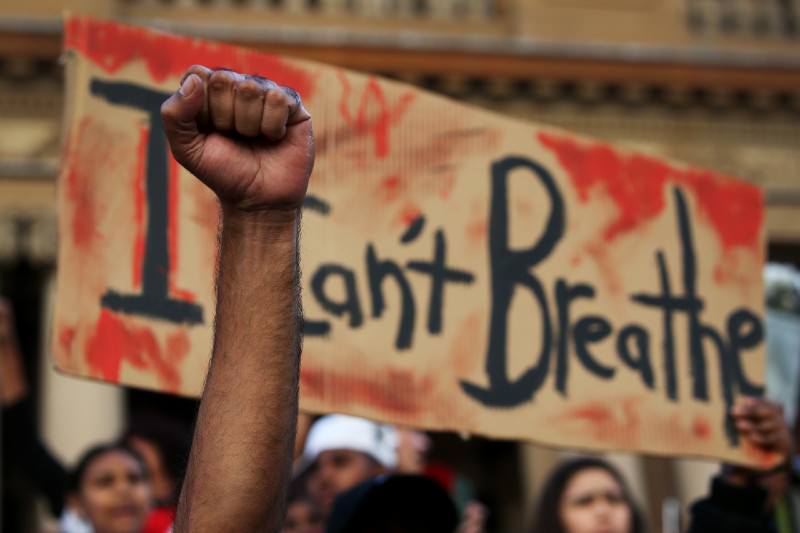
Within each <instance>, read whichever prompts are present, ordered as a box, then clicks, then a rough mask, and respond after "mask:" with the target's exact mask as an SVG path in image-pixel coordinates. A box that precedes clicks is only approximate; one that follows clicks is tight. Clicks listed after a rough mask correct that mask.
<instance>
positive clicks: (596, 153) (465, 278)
mask: <svg viewBox="0 0 800 533" xmlns="http://www.w3.org/2000/svg"><path fill="white" fill-rule="evenodd" d="M65 33H66V47H67V51H68V71H69V72H68V85H69V89H68V90H69V95H68V101H69V114H68V123H67V124H68V135H67V138H66V143H65V148H64V150H65V159H64V165H63V171H62V174H61V177H60V193H59V207H60V230H61V238H60V248H59V271H58V303H57V311H56V318H55V324H54V338H53V346H54V351H55V358H56V362H57V365H58V367H59V368H61V369H62V370H63V371H65V372H68V373H71V374H76V375H81V376H88V377H92V378H97V379H102V380H105V381H110V382H115V383H123V384H127V385H133V386H139V387H147V388H152V389H158V390H162V391H168V392H172V393H176V394H182V395H198V394H199V393H200V391H201V387H202V384H203V378H204V376H205V372H206V368H207V362H208V357H209V354H210V350H211V337H212V324H213V321H214V274H215V261H216V258H217V230H218V222H219V218H218V217H219V215H218V205H217V202H216V200H215V198H214V196H213V194H212V193H210V192H209V191H208V190H207V189H205V188H204V187H203V186H202V185H201V184H200V183H199V182H198V181H197V180H195V179H194V178H193V177H192V176H191V175H189V174H188V173H187V172H186V171H184V170H183V169H182V168H180V167H179V166H178V165H177V164H176V163H175V161H174V160H173V159H172V157H171V155H170V154H169V152H168V148H167V145H166V142H165V138H164V134H163V132H162V130H161V122H160V118H159V107H160V105H161V103H162V101H163V100H164V99H166V98H167V96H168V95H169V94H170V93H171V92H172V91H174V90H175V89H176V88H177V87H178V83H179V80H180V77H181V75H182V74H183V72H184V71H185V69H186V68H187V67H188V66H189V65H191V64H193V63H200V64H205V65H207V66H210V67H218V66H225V67H229V68H232V69H234V70H238V71H242V72H245V73H257V74H260V75H262V76H265V77H268V78H271V79H273V80H275V81H276V82H278V83H280V84H283V85H289V86H292V87H294V88H295V89H297V90H298V91H299V92H300V93H301V94H302V96H303V98H304V101H305V103H306V106H307V107H308V108H309V110H310V111H311V113H312V115H313V116H314V127H315V132H316V142H317V154H318V157H317V163H316V168H315V171H314V175H313V177H312V183H311V187H310V190H309V196H308V199H307V201H306V204H305V208H304V211H305V212H304V216H303V235H302V249H301V254H302V269H303V289H304V297H303V306H304V310H305V317H306V322H305V348H304V355H303V368H302V379H301V406H302V408H303V409H305V410H308V411H314V412H328V411H337V412H347V413H352V414H357V415H363V416H367V417H372V418H376V419H381V420H384V421H388V422H393V423H399V424H408V425H413V426H417V427H421V428H430V429H436V430H454V431H459V432H466V433H479V434H483V435H489V436H492V437H497V438H507V439H528V440H533V441H536V442H539V443H543V444H548V445H555V446H566V447H572V448H582V449H598V450H600V449H619V450H637V451H642V452H648V453H656V454H670V455H676V454H678V455H698V456H711V457H720V458H726V459H730V460H737V461H763V462H765V463H766V462H768V461H769V458H765V457H761V456H759V455H758V454H757V453H756V452H755V451H753V450H748V449H746V448H747V447H746V446H745V445H744V444H743V443H742V442H740V440H739V439H737V436H736V433H735V431H734V430H733V427H732V424H731V421H730V419H729V418H728V417H727V416H726V412H727V409H728V407H729V406H730V405H731V404H732V403H733V402H734V401H735V399H736V398H737V397H739V396H740V395H744V394H759V393H761V392H762V388H763V387H762V378H763V363H764V346H763V344H764V343H763V338H764V331H763V325H762V315H763V307H762V299H763V295H762V282H761V268H762V262H763V256H764V250H763V243H764V232H763V222H764V210H763V204H762V195H761V192H760V191H759V189H757V188H756V187H754V186H752V185H750V184H747V183H745V182H742V181H738V180H735V179H732V178H728V177H725V176H720V175H717V174H714V173H712V172H709V171H705V170H698V169H694V168H689V167H686V166H682V165H678V164H674V163H671V162H667V161H663V160H660V159H658V158H655V157H651V156H648V155H642V154H638V153H634V152H631V151H628V150H625V149H622V148H615V147H612V146H609V145H607V144H603V143H600V142H596V141H593V140H590V139H586V138H582V137H578V136H575V135H573V134H570V133H567V132H564V131H560V130H556V129H553V128H547V127H543V126H539V125H535V124H529V123H525V122H519V121H515V120H512V119H510V118H507V117H502V116H498V115H495V114H492V113H488V112H486V111H482V110H479V109H474V108H471V107H467V106H464V105H461V104H458V103H456V102H453V101H451V100H448V99H445V98H442V97H439V96H435V95H433V94H429V93H426V92H423V91H420V90H417V89H414V88H411V87H409V86H406V85H403V84H400V83H394V82H391V81H387V80H382V79H379V78H377V77H374V76H366V75H362V74H356V73H353V72H347V71H345V70H342V69H338V68H334V67H330V66H324V65H319V64H314V63H309V62H305V61H298V60H289V59H283V58H279V57H275V56H271V55H265V54H261V53H256V52H253V51H249V50H245V49H240V48H235V47H231V46H226V45H222V44H216V43H211V42H204V41H199V40H194V39H189V38H183V37H174V36H170V35H165V34H162V33H156V32H151V31H148V30H144V29H140V28H134V27H129V26H123V25H119V24H115V23H110V22H99V21H95V20H91V19H86V18H70V19H68V20H67V21H66V32H65ZM268 299H269V295H268V294H265V295H264V300H265V302H264V303H265V305H268ZM257 318H258V317H242V319H243V320H245V319H246V320H253V319H257ZM263 327H265V328H269V327H270V324H268V323H265V324H263Z"/></svg>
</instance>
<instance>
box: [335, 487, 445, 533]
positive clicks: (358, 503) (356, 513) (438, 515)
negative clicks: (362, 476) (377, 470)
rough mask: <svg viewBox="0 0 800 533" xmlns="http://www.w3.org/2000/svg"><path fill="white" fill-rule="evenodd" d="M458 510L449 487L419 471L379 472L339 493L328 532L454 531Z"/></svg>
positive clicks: (429, 532) (394, 532)
mask: <svg viewBox="0 0 800 533" xmlns="http://www.w3.org/2000/svg"><path fill="white" fill-rule="evenodd" d="M457 526H458V513H457V512H456V507H455V505H454V504H453V500H452V499H451V498H450V495H449V494H448V493H447V491H446V490H445V489H444V488H443V487H442V486H441V485H439V483H437V482H436V481H433V480H432V479H430V478H427V477H424V476H418V475H406V474H395V475H391V476H388V477H387V476H379V477H377V478H373V479H371V480H369V481H365V482H364V483H362V484H360V485H356V486H355V487H353V488H352V489H350V490H348V491H347V492H344V493H343V494H340V495H339V496H338V497H337V498H336V501H335V502H334V504H333V510H332V511H331V516H330V517H329V518H328V525H327V529H326V532H327V533H441V532H449V531H455V529H456V527H457Z"/></svg>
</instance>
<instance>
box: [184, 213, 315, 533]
mask: <svg viewBox="0 0 800 533" xmlns="http://www.w3.org/2000/svg"><path fill="white" fill-rule="evenodd" d="M298 226H299V212H297V211H292V212H287V211H269V212H267V211H262V212H254V213H244V212H242V211H237V210H235V209H226V210H225V212H224V213H223V230H222V242H221V251H220V268H219V277H218V280H217V317H216V330H215V342H214V352H213V355H212V359H211V363H210V365H211V366H210V369H209V374H208V379H207V382H206V387H205V391H204V393H203V401H202V403H201V407H200V411H199V414H198V419H197V428H196V430H195V437H194V443H193V445H192V452H191V456H190V460H189V467H188V471H187V476H186V481H185V484H184V488H183V492H182V495H181V499H180V504H179V508H178V516H177V519H176V524H175V531H192V532H196V531H231V530H237V531H256V530H258V531H264V530H266V531H277V530H278V529H279V528H280V524H281V522H282V519H283V507H284V498H285V495H284V492H285V487H286V485H287V483H288V478H289V475H290V471H291V460H292V448H293V444H294V438H295V428H296V419H297V389H298V379H299V376H298V374H299V362H300V337H299V335H300V325H299V322H300V302H299V287H298V276H299V271H298V265H297V252H298V250H297V237H298V231H299V228H298ZM212 428H213V429H212Z"/></svg>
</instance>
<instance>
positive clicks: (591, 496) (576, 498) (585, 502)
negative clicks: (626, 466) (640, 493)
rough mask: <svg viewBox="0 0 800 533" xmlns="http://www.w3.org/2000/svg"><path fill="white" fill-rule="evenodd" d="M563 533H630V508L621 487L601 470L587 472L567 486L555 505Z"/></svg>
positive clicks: (595, 469)
mask: <svg viewBox="0 0 800 533" xmlns="http://www.w3.org/2000/svg"><path fill="white" fill-rule="evenodd" d="M559 514H560V516H561V522H562V524H563V525H564V529H565V530H566V532H567V533H630V531H631V521H632V517H631V508H630V506H629V505H628V503H627V502H626V501H625V497H624V494H623V492H622V487H620V485H619V483H617V481H616V480H615V479H614V477H613V476H612V475H611V474H609V473H608V472H607V471H606V470H605V469H603V468H587V469H586V470H582V471H580V472H578V473H577V474H575V475H574V476H573V477H572V479H571V480H570V481H569V483H567V487H566V490H565V491H564V494H563V495H562V496H561V502H560V503H559Z"/></svg>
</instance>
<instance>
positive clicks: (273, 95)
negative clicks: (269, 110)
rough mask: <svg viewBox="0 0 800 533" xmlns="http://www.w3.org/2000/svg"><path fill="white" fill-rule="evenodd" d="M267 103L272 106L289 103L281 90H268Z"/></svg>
mask: <svg viewBox="0 0 800 533" xmlns="http://www.w3.org/2000/svg"><path fill="white" fill-rule="evenodd" d="M267 103H268V104H269V105H270V106H272V107H283V106H285V105H287V104H288V103H289V100H288V98H287V96H286V93H284V92H283V91H279V90H270V91H269V92H268V93H267Z"/></svg>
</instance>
